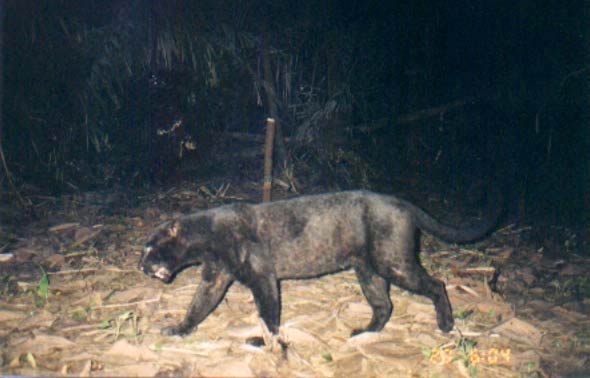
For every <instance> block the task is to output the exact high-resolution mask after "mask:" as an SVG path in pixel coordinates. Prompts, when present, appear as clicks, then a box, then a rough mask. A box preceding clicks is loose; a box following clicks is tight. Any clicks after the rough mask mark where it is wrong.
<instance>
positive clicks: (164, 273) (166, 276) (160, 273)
mask: <svg viewBox="0 0 590 378" xmlns="http://www.w3.org/2000/svg"><path fill="white" fill-rule="evenodd" d="M154 277H156V278H159V279H161V280H162V281H164V282H168V281H170V278H171V277H172V272H170V270H168V268H166V267H165V266H159V267H158V268H157V269H154Z"/></svg>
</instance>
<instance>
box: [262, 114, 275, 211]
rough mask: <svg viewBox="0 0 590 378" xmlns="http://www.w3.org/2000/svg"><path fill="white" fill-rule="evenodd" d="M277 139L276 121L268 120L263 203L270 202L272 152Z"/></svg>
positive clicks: (265, 143)
mask: <svg viewBox="0 0 590 378" xmlns="http://www.w3.org/2000/svg"><path fill="white" fill-rule="evenodd" d="M274 137H275V120H274V119H273V118H267V119H266V141H265V142H264V183H263V184H262V202H269V201H270V199H271V196H270V194H271V189H272V151H273V141H274Z"/></svg>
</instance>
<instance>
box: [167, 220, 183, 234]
mask: <svg viewBox="0 0 590 378" xmlns="http://www.w3.org/2000/svg"><path fill="white" fill-rule="evenodd" d="M180 229H181V226H180V222H179V221H177V220H176V221H174V222H172V224H170V227H169V228H168V236H170V237H171V238H175V237H177V236H178V232H180Z"/></svg>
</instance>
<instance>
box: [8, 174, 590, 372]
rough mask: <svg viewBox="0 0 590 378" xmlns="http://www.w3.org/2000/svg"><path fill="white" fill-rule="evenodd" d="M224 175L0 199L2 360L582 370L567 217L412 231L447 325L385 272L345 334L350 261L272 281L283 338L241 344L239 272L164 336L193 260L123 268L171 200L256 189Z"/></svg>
mask: <svg viewBox="0 0 590 378" xmlns="http://www.w3.org/2000/svg"><path fill="white" fill-rule="evenodd" d="M187 188H188V189H187ZM227 189H228V188H224V190H221V191H218V192H217V193H216V190H215V187H214V186H212V185H206V184H203V185H192V186H185V187H183V189H171V190H168V191H160V192H158V193H154V192H153V191H152V192H149V193H147V192H146V193H105V192H91V193H86V194H84V195H75V196H73V195H66V196H62V197H59V198H53V197H39V198H33V199H34V201H35V204H36V207H35V213H36V215H37V220H36V221H33V222H28V223H23V222H22V217H21V215H20V214H18V213H17V212H16V211H15V210H14V209H8V208H3V209H2V210H0V211H1V213H2V216H3V218H4V219H10V221H7V222H3V223H2V224H1V225H0V252H2V254H0V257H1V259H0V283H1V286H0V290H1V292H0V293H1V294H0V347H1V351H2V353H1V355H0V356H1V358H0V373H1V374H5V375H34V376H39V375H65V374H71V375H75V376H179V375H182V376H215V377H220V376H228V377H251V376H256V377H270V376H272V377H275V376H290V377H351V376H359V377H385V376H387V377H589V376H590V357H589V356H590V276H589V272H590V260H589V259H588V258H583V257H581V256H580V255H578V254H576V253H575V251H574V250H572V244H573V243H575V235H572V234H568V232H567V230H563V229H546V230H539V229H536V228H530V227H526V226H525V225H513V224H508V225H504V226H503V227H502V228H501V229H500V230H499V231H497V232H496V233H495V234H494V235H493V236H492V237H491V238H489V239H487V240H485V241H483V242H481V243H479V244H474V245H468V246H461V247H458V246H453V245H447V244H443V243H441V242H439V241H437V240H435V239H433V238H431V237H429V236H428V235H424V237H423V238H422V250H423V251H424V252H423V253H421V259H422V262H423V263H424V265H425V266H426V267H427V268H428V270H429V271H430V272H432V274H433V275H435V276H437V277H439V278H441V279H443V280H444V281H445V282H446V284H447V289H448V291H449V295H450V298H451V302H452V305H453V308H454V313H455V318H456V327H455V329H454V330H453V331H452V332H451V333H449V334H443V333H441V332H440V331H438V329H437V327H436V321H435V312H434V308H433V306H432V304H431V302H430V301H429V300H427V299H426V298H424V297H420V296H415V295H412V294H409V293H408V292H404V291H402V290H400V289H398V288H396V287H392V291H391V296H392V300H393V302H394V306H395V307H394V314H393V316H392V318H391V320H390V321H389V322H388V324H387V326H386V327H385V329H384V330H383V331H382V332H380V333H375V334H363V335H359V336H357V337H353V338H350V337H349V335H350V332H351V331H352V329H354V328H357V327H359V326H362V325H365V324H366V323H368V322H369V320H370V317H371V310H370V307H369V306H368V305H367V304H366V302H365V300H364V298H363V296H362V294H361V292H360V288H359V285H358V283H357V281H356V278H355V276H354V274H353V273H352V272H343V273H340V274H334V275H330V276H326V277H323V278H320V279H315V280H307V281H285V282H283V284H282V300H283V313H282V327H281V339H282V340H283V341H284V342H286V343H287V344H288V348H287V352H286V353H285V352H283V351H282V350H281V348H280V347H278V346H277V344H273V345H274V347H265V348H255V347H252V346H249V345H247V344H245V343H244V340H245V339H246V338H248V337H250V336H253V335H260V334H261V333H262V331H261V327H260V320H259V319H258V317H257V313H256V311H255V305H254V302H253V299H252V296H251V294H250V292H249V291H248V290H247V289H246V288H245V287H243V286H241V285H239V284H234V286H232V287H231V288H230V290H229V292H228V293H227V296H226V298H225V299H224V300H223V302H222V303H221V305H220V306H219V307H218V308H217V309H216V310H215V311H214V312H213V313H212V314H211V315H210V316H209V317H208V318H207V319H206V320H205V321H204V322H203V323H202V324H201V325H200V326H199V327H198V329H197V330H196V331H195V332H193V333H192V334H190V335H188V336H186V337H184V338H181V337H164V336H161V335H160V333H159V330H160V328H161V327H163V326H166V325H170V324H172V323H174V322H178V321H179V320H180V319H181V318H182V316H183V315H184V313H185V311H186V308H187V306H188V304H189V302H190V299H191V297H192V295H193V293H194V291H195V289H196V285H197V284H198V277H199V274H198V273H199V272H198V270H199V269H200V268H199V267H192V268H189V269H187V270H185V271H184V272H182V273H181V274H180V275H179V276H178V277H177V279H176V281H175V282H174V283H172V284H171V285H164V284H162V283H161V282H159V281H157V280H153V279H150V278H148V277H146V276H144V275H143V274H142V273H141V272H139V271H138V270H137V268H136V267H137V262H138V259H139V256H140V252H141V250H142V245H143V243H144V241H145V237H146V234H147V233H148V232H149V230H150V229H152V228H153V227H154V226H155V225H157V224H159V223H160V222H162V221H164V220H167V219H170V218H171V217H174V216H177V215H180V214H182V213H186V212H189V211H194V210H198V209H203V208H207V207H212V206H217V205H219V204H222V203H224V202H231V201H237V200H242V199H250V200H252V201H256V200H257V199H258V198H257V197H258V194H256V191H255V189H254V188H253V187H250V188H248V187H244V188H229V190H227ZM549 235H550V236H551V237H549ZM555 235H557V236H555ZM586 252H588V251H586ZM556 256H558V257H556Z"/></svg>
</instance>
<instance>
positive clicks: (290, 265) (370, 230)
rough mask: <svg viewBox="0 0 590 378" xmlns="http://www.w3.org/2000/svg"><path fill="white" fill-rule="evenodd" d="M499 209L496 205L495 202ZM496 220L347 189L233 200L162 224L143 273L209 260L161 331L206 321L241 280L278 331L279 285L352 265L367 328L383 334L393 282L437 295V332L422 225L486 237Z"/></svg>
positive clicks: (440, 290)
mask: <svg viewBox="0 0 590 378" xmlns="http://www.w3.org/2000/svg"><path fill="white" fill-rule="evenodd" d="M492 206H493V207H495V208H499V204H497V203H496V204H492ZM497 218H498V217H497V214H495V215H491V216H489V217H488V218H487V219H486V220H484V221H483V222H481V223H480V224H479V225H477V226H475V227H472V228H467V229H463V230H460V229H456V228H452V227H449V226H445V225H442V224H440V223H439V222H437V221H436V220H434V219H433V218H432V217H430V216H429V215H428V214H426V213H425V212H423V211H422V210H420V209H418V208H417V207H415V206H414V205H412V204H410V203H408V202H406V201H403V200H401V199H398V198H396V197H393V196H386V195H381V194H376V193H371V192H367V191H351V192H340V193H333V194H322V195H314V196H302V197H298V198H295V199H290V200H284V201H277V202H270V203H264V204H259V205H244V204H236V205H229V206H222V207H218V208H215V209H211V210H206V211H200V212H196V213H194V214H191V215H187V216H184V217H181V218H179V219H177V220H175V221H172V222H168V223H166V224H163V225H162V226H160V227H159V228H157V229H156V230H155V232H154V234H153V235H152V236H151V238H150V239H149V241H148V243H147V246H146V251H145V253H144V256H143V257H142V260H141V261H140V264H141V266H142V269H143V271H144V272H145V273H146V274H149V275H152V276H156V277H158V278H160V279H162V280H163V281H165V282H170V281H171V280H172V279H173V277H174V274H175V273H176V272H178V270H179V269H181V268H182V267H184V266H187V265H194V264H203V270H202V280H201V284H200V286H199V288H198V290H197V292H196V294H195V296H194V298H193V300H192V303H191V305H190V308H189V310H188V313H187V314H186V317H185V319H184V320H183V321H182V322H181V323H180V324H178V325H175V326H172V327H167V328H164V329H163V330H162V333H163V334H165V335H184V334H187V333H189V332H191V330H192V329H193V328H194V327H195V326H197V325H198V324H199V323H200V322H201V321H203V320H204V319H205V318H206V317H207V315H208V314H209V313H211V312H212V311H213V310H214V309H215V308H216V307H217V305H218V304H219V302H220V301H221V300H222V298H223V296H224V295H225V292H226V291H227V289H228V288H229V286H230V285H231V284H232V283H233V282H234V281H235V280H237V281H239V282H241V283H242V284H244V285H245V286H247V287H248V288H250V290H251V291H252V294H253V295H254V300H255V302H256V305H257V308H258V311H259V313H260V316H261V317H262V319H263V320H264V322H265V323H266V325H267V326H268V329H269V330H270V331H271V332H272V333H273V334H277V333H278V329H279V322H280V308H281V299H280V286H279V285H280V280H282V279H300V278H313V277H318V276H321V275H324V274H330V273H335V272H338V271H342V270H346V269H350V268H353V269H354V270H355V272H356V275H357V277H358V280H359V283H360V285H361V288H362V291H363V294H364V295H365V297H366V298H367V301H368V302H369V304H370V305H371V307H372V309H373V317H372V319H371V322H370V323H369V325H368V326H367V327H366V328H364V329H358V330H355V331H354V332H353V335H356V334H358V333H361V332H365V331H379V330H381V329H382V328H383V327H384V326H385V323H386V322H387V321H388V320H389V318H390V316H391V312H392V309H393V306H392V304H391V300H390V297H389V285H390V284H394V285H397V286H399V287H401V288H403V289H406V290H409V291H411V292H413V293H416V294H420V295H424V296H427V297H429V298H430V299H432V301H433V302H434V306H435V308H436V313H437V322H438V326H439V328H440V329H441V330H442V331H444V332H448V331H450V330H451V329H452V328H453V315H452V309H451V304H450V303H449V299H448V296H447V293H446V290H445V286H444V284H443V283H442V282H441V281H439V280H437V279H435V278H432V277H431V276H429V275H428V273H427V272H426V271H425V270H424V268H423V267H422V266H421V265H420V263H419V261H418V258H417V255H416V253H415V252H416V241H417V239H418V238H417V231H418V229H422V230H424V231H427V232H429V233H431V234H434V235H435V236H438V237H439V238H441V239H444V240H447V241H453V242H467V241H473V240H476V239H479V238H482V237H483V236H485V235H486V234H487V233H488V232H489V231H490V230H491V228H492V227H493V226H494V225H495V223H496V221H497Z"/></svg>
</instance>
